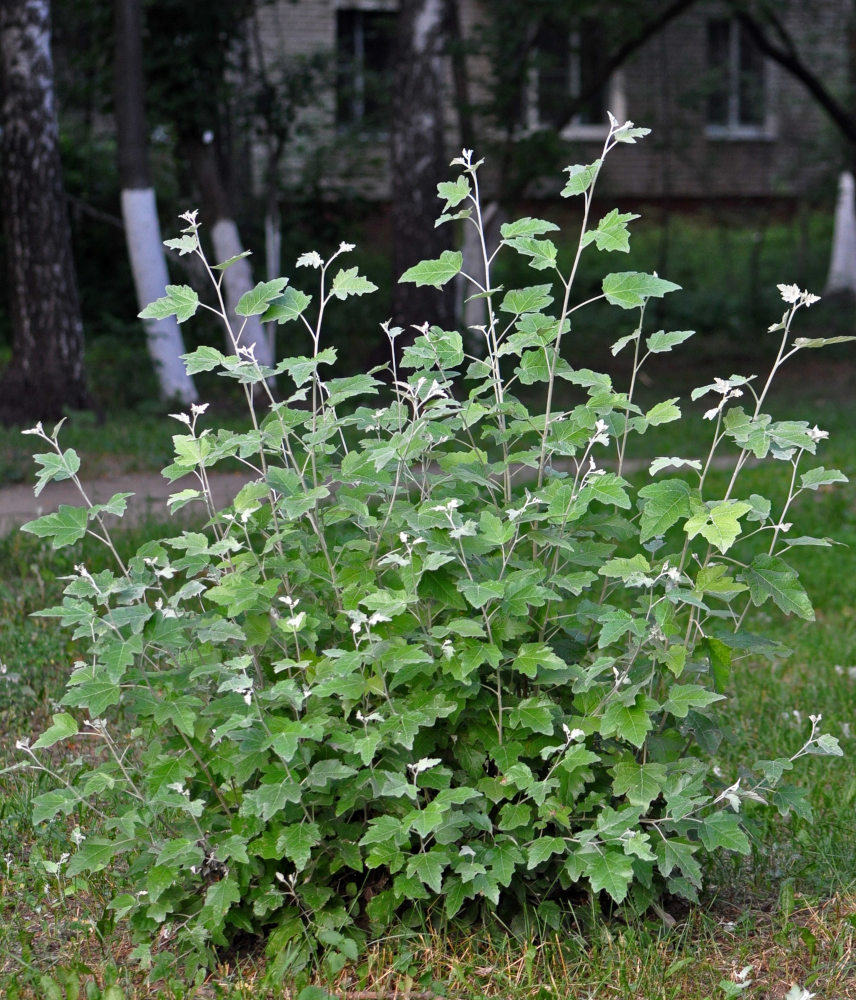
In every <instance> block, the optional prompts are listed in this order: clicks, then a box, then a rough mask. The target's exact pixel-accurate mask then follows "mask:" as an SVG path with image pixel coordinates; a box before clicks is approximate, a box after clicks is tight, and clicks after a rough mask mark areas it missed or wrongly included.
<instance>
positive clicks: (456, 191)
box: [437, 174, 472, 212]
mask: <svg viewBox="0 0 856 1000" xmlns="http://www.w3.org/2000/svg"><path fill="white" fill-rule="evenodd" d="M471 191H472V187H471V186H470V181H469V178H468V177H467V175H466V174H461V175H460V176H459V177H458V178H457V180H454V181H441V182H440V183H439V184H438V185H437V197H438V198H442V199H443V201H444V202H445V204H444V205H443V211H444V212H448V211H449V209H450V208H457V207H458V205H460V204H461V202H462V201H464V200H465V199H466V198H468V197H469V195H470V192H471Z"/></svg>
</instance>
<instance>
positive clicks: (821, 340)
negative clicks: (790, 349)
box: [794, 337, 856, 350]
mask: <svg viewBox="0 0 856 1000" xmlns="http://www.w3.org/2000/svg"><path fill="white" fill-rule="evenodd" d="M851 340H856V337H797V338H796V340H794V347H796V348H797V349H798V350H801V349H802V348H804V347H828V346H829V345H830V344H846V343H848V342H850V341H851Z"/></svg>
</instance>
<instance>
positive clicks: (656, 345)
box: [645, 330, 695, 354]
mask: <svg viewBox="0 0 856 1000" xmlns="http://www.w3.org/2000/svg"><path fill="white" fill-rule="evenodd" d="M694 335H695V330H675V331H673V332H671V333H666V332H665V331H663V330H658V331H657V332H656V333H652V334H651V336H650V337H649V338H648V339H647V340H646V341H645V346H646V347H647V348H648V350H649V351H650V352H651V354H662V353H663V352H664V351H671V349H672V348H673V347H676V346H677V345H678V344H682V343H683V342H684V341H685V340H689V338H690V337H692V336H694Z"/></svg>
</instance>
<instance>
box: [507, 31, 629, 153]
mask: <svg viewBox="0 0 856 1000" xmlns="http://www.w3.org/2000/svg"><path fill="white" fill-rule="evenodd" d="M582 44H583V40H582V37H581V31H580V29H579V28H571V30H570V31H569V32H568V35H567V54H568V72H567V76H568V79H567V94H568V96H569V97H574V96H576V95H578V94H579V92H580V89H581V87H582V60H581V58H580V51H581V49H582ZM539 78H540V69H539V67H538V66H537V65H533V66H530V68H529V73H528V79H527V82H526V88H525V93H524V96H523V102H524V103H523V129H524V130H525V131H526V132H527V133H532V132H539V131H544V130H546V129H550V128H552V127H553V126H551V124H550V123H549V122H548V121H544V120H542V118H541V114H540V106H539V105H540V92H539ZM604 89H605V91H606V100H605V109H604V111H605V112H606V111H610V112H611V113H612V114H613V115H614V116H615V117H616V118H617V119H618V120H619V121H624V120H625V119H626V118H627V98H626V92H625V85H624V74H623V72H622V71H621V69H617V70H614V71H613V72H612V73H611V74H610V76H609V79H608V80H607V81H606V84H605V87H604ZM608 133H609V121H608V119H607V116H606V113H604V120H603V122H602V123H599V122H584V121H580V115H579V114H578V115H575V116H574V117H573V118H572V119H571V121H569V122H568V123H567V124H566V125H565V126H564V127H563V128H562V129H561V130H559V136H560V137H561V138H562V139H583V140H585V139H591V140H602V139H604V138H606V136H607V135H608Z"/></svg>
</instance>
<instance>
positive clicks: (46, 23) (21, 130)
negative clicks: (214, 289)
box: [0, 0, 88, 424]
mask: <svg viewBox="0 0 856 1000" xmlns="http://www.w3.org/2000/svg"><path fill="white" fill-rule="evenodd" d="M50 42H51V33H50V3H49V0H0V95H2V96H0V100H2V104H0V204H2V206H3V227H4V235H5V243H6V271H7V288H8V298H9V312H10V316H11V321H12V361H11V363H10V365H9V367H8V368H7V369H6V371H5V372H4V373H3V375H2V378H0V420H2V421H3V422H4V423H7V424H8V423H20V422H22V421H32V420H39V419H54V418H56V417H58V416H60V415H61V414H62V411H63V409H64V408H66V407H71V408H82V407H85V406H86V405H87V404H88V396H87V391H86V379H85V372H84V365H83V323H82V321H81V318H80V303H79V300H78V292H77V282H76V279H75V273H74V262H73V258H72V251H71V232H70V229H69V223H68V216H67V213H66V203H65V194H64V189H63V180H62V166H61V163H60V156H59V130H58V126H57V119H56V110H55V106H54V94H53V64H52V60H51V47H50Z"/></svg>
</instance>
